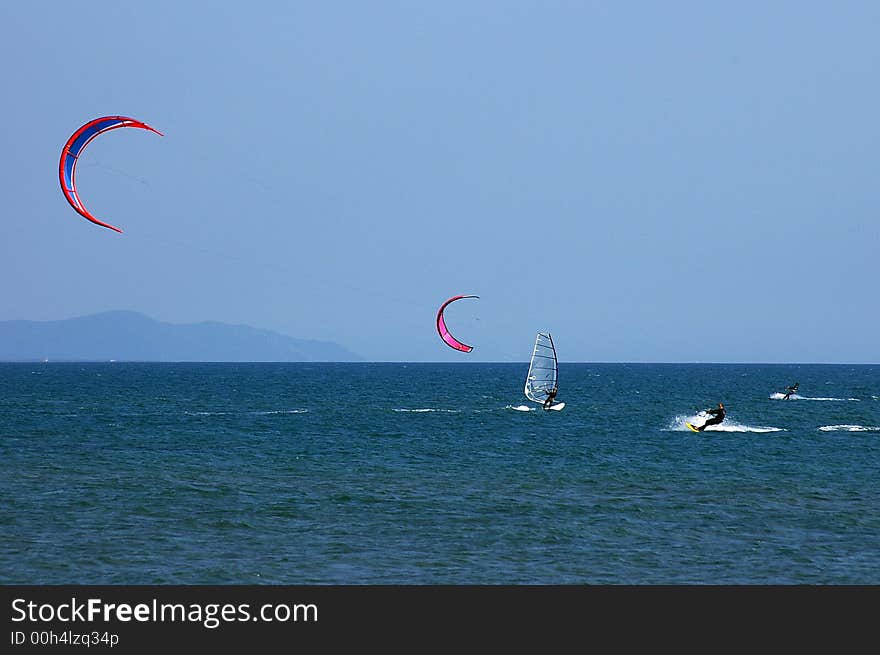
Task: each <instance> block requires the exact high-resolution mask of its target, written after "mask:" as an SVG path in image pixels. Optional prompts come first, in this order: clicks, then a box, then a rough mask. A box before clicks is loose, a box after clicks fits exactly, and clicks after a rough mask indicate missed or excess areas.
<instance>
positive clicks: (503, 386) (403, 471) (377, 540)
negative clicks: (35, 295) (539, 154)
mask: <svg viewBox="0 0 880 655" xmlns="http://www.w3.org/2000/svg"><path fill="white" fill-rule="evenodd" d="M526 369H527V364H525V363H524V364H470V363H468V364H393V363H386V364H381V363H380V364H134V363H132V364H128V363H107V364H75V363H57V364H56V363H51V362H50V363H47V364H39V363H37V364H2V365H0V583H5V584H68V583H70V584H823V585H825V584H835V585H836V584H880V484H878V478H880V476H878V472H880V366H877V365H874V366H853V365H833V366H831V365H772V366H771V365H710V364H705V365H678V364H668V365H658V364H566V363H561V364H560V391H559V396H558V398H557V399H558V400H559V401H565V403H566V407H565V409H564V410H562V411H560V412H544V411H541V410H540V409H537V410H532V411H521V410H522V407H521V406H525V405H526V404H528V401H526V399H525V397H524V396H523V394H522V386H523V380H524V378H525V375H526ZM794 381H798V382H800V388H799V391H798V394H799V395H797V396H794V397H792V398H791V399H789V400H780V399H778V398H779V396H778V395H776V396H774V394H777V393H778V392H780V391H782V390H783V388H784V387H785V386H786V385H788V384H791V383H792V382H794ZM719 401H720V402H724V404H725V406H726V407H727V410H728V414H727V418H726V419H725V421H724V423H722V424H721V426H718V428H719V429H715V430H712V429H710V430H707V431H706V432H704V433H701V434H695V433H693V432H690V431H689V430H687V429H686V428H685V427H684V425H683V422H684V421H685V420H689V419H691V418H693V417H694V415H695V414H696V412H697V411H698V410H700V409H704V408H708V407H712V406H714V405H716V404H717V403H718V402H719ZM517 407H520V409H516V408H517Z"/></svg>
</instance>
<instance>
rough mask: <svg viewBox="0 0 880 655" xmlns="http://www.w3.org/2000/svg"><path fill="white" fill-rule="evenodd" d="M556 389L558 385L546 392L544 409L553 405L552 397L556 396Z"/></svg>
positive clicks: (557, 389)
mask: <svg viewBox="0 0 880 655" xmlns="http://www.w3.org/2000/svg"><path fill="white" fill-rule="evenodd" d="M558 391H559V388H558V387H553V388H552V389H550V391H548V392H547V399H546V400H545V401H544V409H550V408H551V407H552V406H553V399H554V398H556V394H557V392H558Z"/></svg>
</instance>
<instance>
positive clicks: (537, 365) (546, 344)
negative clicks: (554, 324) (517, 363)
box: [525, 332, 559, 404]
mask: <svg viewBox="0 0 880 655" xmlns="http://www.w3.org/2000/svg"><path fill="white" fill-rule="evenodd" d="M558 378H559V367H558V365H557V361H556V347H555V346H554V345H553V338H552V337H551V336H550V333H549V332H538V336H537V337H535V348H534V349H533V350H532V359H531V361H530V362H529V373H528V375H526V387H525V394H526V398H528V399H529V400H531V401H532V402H535V403H541V404H543V403H544V401H545V400H547V396H548V395H549V393H550V391H552V390H553V389H554V388H556V387H557V384H558Z"/></svg>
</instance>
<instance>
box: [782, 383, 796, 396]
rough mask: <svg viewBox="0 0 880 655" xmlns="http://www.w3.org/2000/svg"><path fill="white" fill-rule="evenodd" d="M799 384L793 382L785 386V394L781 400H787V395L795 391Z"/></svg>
mask: <svg viewBox="0 0 880 655" xmlns="http://www.w3.org/2000/svg"><path fill="white" fill-rule="evenodd" d="M799 384H800V382H795V383H794V384H793V385H791V386H790V387H785V396H784V397H783V398H782V399H783V400H788V397H789V396H790V395H791V394H793V393H795V392H796V391H797V390H798V385H799Z"/></svg>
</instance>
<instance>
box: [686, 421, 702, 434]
mask: <svg viewBox="0 0 880 655" xmlns="http://www.w3.org/2000/svg"><path fill="white" fill-rule="evenodd" d="M684 424H685V425H686V426H688V427H689V428H690V429H691V430H693V431H694V432H699V430H697V428H695V427H694V426H693V425H691V424H690V423H688V422H687V421H685V422H684Z"/></svg>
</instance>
